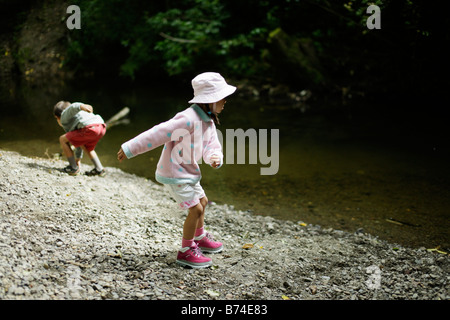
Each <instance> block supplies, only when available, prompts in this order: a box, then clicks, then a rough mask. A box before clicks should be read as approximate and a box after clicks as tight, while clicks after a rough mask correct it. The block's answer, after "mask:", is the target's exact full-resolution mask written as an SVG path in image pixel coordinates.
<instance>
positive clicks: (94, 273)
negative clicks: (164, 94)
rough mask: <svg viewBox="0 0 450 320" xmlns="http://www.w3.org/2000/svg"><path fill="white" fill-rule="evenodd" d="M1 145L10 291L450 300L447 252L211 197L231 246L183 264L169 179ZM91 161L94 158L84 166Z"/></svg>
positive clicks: (4, 258) (214, 218) (2, 268)
mask: <svg viewBox="0 0 450 320" xmlns="http://www.w3.org/2000/svg"><path fill="white" fill-rule="evenodd" d="M64 166H65V162H63V161H60V160H50V159H42V158H29V157H23V156H21V155H19V154H18V153H15V152H10V151H4V150H1V149H0V175H1V177H2V179H1V182H0V191H1V193H0V194H1V202H0V203H1V204H0V231H1V232H0V246H1V247H2V250H1V251H0V257H1V259H0V275H1V276H0V299H5V300H17V299H29V300H34V299H43V300H97V299H108V300H135V299H136V300H141V299H143V300H216V299H217V300H255V299H256V300H288V299H289V300H357V299H364V300H390V299H413V300H416V299H419V300H448V299H449V298H450V294H449V286H448V283H449V273H448V271H449V259H448V255H447V254H442V253H439V252H436V251H433V252H431V251H429V250H427V249H426V248H418V249H412V248H405V247H402V246H400V245H397V244H393V243H388V242H386V241H382V240H379V239H377V238H376V237H374V236H372V235H369V234H364V233H348V232H344V231H341V230H334V229H331V228H330V229H324V228H321V227H320V226H317V225H306V224H305V223H303V222H301V221H298V222H293V221H281V220H277V219H274V218H272V217H263V216H255V215H251V214H250V213H248V212H242V211H238V210H235V209H234V207H233V206H232V205H217V204H214V203H210V205H209V206H208V208H207V214H206V226H207V229H208V231H209V232H211V233H212V234H213V235H214V236H215V237H216V238H217V239H218V240H220V241H222V242H223V243H224V246H225V250H224V251H223V253H220V254H215V255H211V257H212V259H213V266H212V267H211V268H208V269H200V270H199V269H184V268H181V267H179V266H178V265H177V264H176V263H175V258H176V252H177V250H178V248H179V242H180V241H179V238H180V235H181V228H182V223H183V221H184V217H185V212H183V211H180V210H177V209H176V205H175V203H174V202H173V200H172V199H170V198H169V197H168V196H167V194H166V192H165V190H164V188H163V187H162V186H161V185H158V184H155V183H153V182H151V181H149V180H147V179H144V178H142V177H138V176H135V175H132V174H128V173H125V172H123V171H122V170H120V169H118V168H112V167H108V168H107V171H108V174H107V175H106V176H105V177H88V176H84V175H79V176H76V177H72V176H68V175H67V174H64V173H63V172H62V168H63V167H64ZM89 169H90V168H89V167H88V166H86V165H82V171H83V172H84V171H88V170H89Z"/></svg>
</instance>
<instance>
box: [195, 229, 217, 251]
mask: <svg viewBox="0 0 450 320" xmlns="http://www.w3.org/2000/svg"><path fill="white" fill-rule="evenodd" d="M194 241H195V243H196V244H197V245H198V247H199V248H200V249H201V250H202V251H203V252H208V253H218V252H220V251H222V249H223V245H222V242H219V241H214V239H213V236H212V235H211V234H210V233H209V232H205V233H204V234H202V235H201V236H198V237H195V238H194Z"/></svg>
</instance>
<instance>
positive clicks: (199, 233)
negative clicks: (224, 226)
mask: <svg viewBox="0 0 450 320" xmlns="http://www.w3.org/2000/svg"><path fill="white" fill-rule="evenodd" d="M200 204H201V205H202V207H203V215H202V217H201V219H199V221H198V224H197V229H196V230H195V238H194V241H195V242H196V243H197V245H198V246H199V248H200V249H201V250H202V251H204V252H209V253H216V252H221V251H222V250H223V245H222V242H219V241H214V239H213V237H212V236H211V234H209V233H208V232H206V231H205V230H204V219H205V209H206V206H207V205H208V198H207V197H206V196H205V197H203V198H201V199H200Z"/></svg>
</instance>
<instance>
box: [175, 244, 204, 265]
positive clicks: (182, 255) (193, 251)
mask: <svg viewBox="0 0 450 320" xmlns="http://www.w3.org/2000/svg"><path fill="white" fill-rule="evenodd" d="M177 263H178V264H180V265H182V266H184V267H191V268H207V267H209V266H211V265H212V261H211V258H208V257H205V256H204V255H203V254H202V252H201V250H200V249H199V247H198V246H197V245H196V244H195V246H193V247H185V248H181V249H180V250H179V251H178V255H177Z"/></svg>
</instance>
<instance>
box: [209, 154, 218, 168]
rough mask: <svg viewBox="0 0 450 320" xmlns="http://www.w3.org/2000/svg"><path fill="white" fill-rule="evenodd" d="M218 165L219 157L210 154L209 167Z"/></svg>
mask: <svg viewBox="0 0 450 320" xmlns="http://www.w3.org/2000/svg"><path fill="white" fill-rule="evenodd" d="M218 166H220V157H219V156H216V155H212V156H211V167H213V168H217V167H218Z"/></svg>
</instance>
